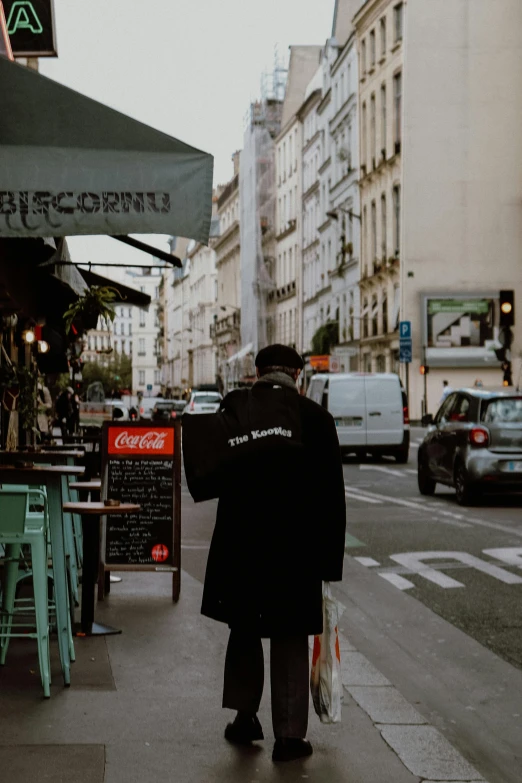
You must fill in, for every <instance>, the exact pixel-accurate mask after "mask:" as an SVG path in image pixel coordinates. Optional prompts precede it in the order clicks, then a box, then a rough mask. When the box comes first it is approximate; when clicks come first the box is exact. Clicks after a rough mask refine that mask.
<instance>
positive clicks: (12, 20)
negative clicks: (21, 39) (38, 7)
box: [7, 0, 43, 35]
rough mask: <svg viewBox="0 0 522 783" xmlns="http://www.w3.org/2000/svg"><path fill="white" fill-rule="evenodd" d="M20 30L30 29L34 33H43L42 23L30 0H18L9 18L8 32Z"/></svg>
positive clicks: (12, 33)
mask: <svg viewBox="0 0 522 783" xmlns="http://www.w3.org/2000/svg"><path fill="white" fill-rule="evenodd" d="M18 30H30V31H31V32H32V33H33V34H34V35H39V34H40V33H43V27H42V23H41V22H40V20H39V18H38V14H37V13H36V11H35V10H34V6H33V4H32V3H31V2H29V0H16V2H15V3H13V5H12V8H11V13H10V14H9V19H8V20H7V32H8V33H9V35H14V34H15V33H16V32H17V31H18Z"/></svg>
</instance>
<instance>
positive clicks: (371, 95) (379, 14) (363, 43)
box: [353, 0, 406, 372]
mask: <svg viewBox="0 0 522 783" xmlns="http://www.w3.org/2000/svg"><path fill="white" fill-rule="evenodd" d="M405 7H406V3H404V2H397V0H368V2H366V3H365V4H364V5H363V6H362V8H361V9H360V10H359V11H358V13H357V14H356V15H355V17H354V20H353V24H354V26H355V30H356V43H357V51H358V56H359V133H360V144H359V154H360V178H359V186H360V204H361V218H362V223H361V230H362V235H361V260H360V298H361V310H360V317H361V336H360V346H361V347H360V356H361V369H363V370H366V371H374V372H385V371H387V372H389V371H394V372H398V370H399V335H398V322H399V314H400V271H399V269H400V263H401V177H402V157H401V153H402V140H403V119H402V118H403V102H402V95H403V62H404V47H403V35H404V19H405Z"/></svg>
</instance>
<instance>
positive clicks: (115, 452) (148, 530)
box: [102, 421, 181, 600]
mask: <svg viewBox="0 0 522 783" xmlns="http://www.w3.org/2000/svg"><path fill="white" fill-rule="evenodd" d="M179 435H180V426H179V424H178V423H174V422H173V423H172V424H171V423H166V424H163V423H161V424H157V425H156V424H154V423H153V422H152V423H150V424H148V423H145V422H143V421H139V422H125V423H121V422H105V424H104V437H103V477H104V480H103V496H104V498H109V499H112V500H119V501H121V502H122V503H123V502H124V503H137V504H138V505H140V506H141V509H140V511H139V512H137V513H135V514H125V515H122V516H118V515H117V514H114V515H110V516H108V517H106V525H105V530H104V544H103V558H102V563H103V569H104V570H105V571H111V570H114V571H121V570H126V571H130V570H136V571H138V570H139V571H172V573H173V578H174V588H173V589H174V597H175V600H177V597H178V596H179V568H180V551H181V547H180V512H181V509H180V497H181V493H180V476H181V462H180V456H181V448H180V437H179ZM176 590H177V595H176Z"/></svg>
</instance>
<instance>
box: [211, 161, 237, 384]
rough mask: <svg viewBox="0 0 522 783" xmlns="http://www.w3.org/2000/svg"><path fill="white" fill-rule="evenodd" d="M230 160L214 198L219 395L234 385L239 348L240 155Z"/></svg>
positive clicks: (215, 339)
mask: <svg viewBox="0 0 522 783" xmlns="http://www.w3.org/2000/svg"><path fill="white" fill-rule="evenodd" d="M232 160H233V162H234V176H233V177H232V179H231V180H230V182H228V183H227V184H226V185H225V186H224V188H223V189H222V190H221V193H220V194H219V196H218V199H217V216H218V221H219V236H218V237H216V239H215V240H214V246H213V247H214V251H215V254H216V275H217V301H216V306H215V310H214V313H213V323H212V327H211V335H212V339H213V342H214V347H215V352H216V372H217V383H218V386H219V389H220V391H221V392H222V393H223V392H225V393H226V392H227V391H228V390H229V389H230V388H232V387H233V386H234V379H233V378H232V375H231V365H230V364H229V359H230V357H231V356H233V355H234V354H236V353H237V352H238V351H239V349H240V348H241V276H240V242H239V233H240V229H239V165H240V153H239V152H236V153H235V154H234V156H233V158H232Z"/></svg>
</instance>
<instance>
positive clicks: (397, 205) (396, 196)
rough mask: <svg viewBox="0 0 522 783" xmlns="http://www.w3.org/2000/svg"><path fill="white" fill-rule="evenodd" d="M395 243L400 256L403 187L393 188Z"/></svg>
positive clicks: (396, 253) (397, 253) (396, 254)
mask: <svg viewBox="0 0 522 783" xmlns="http://www.w3.org/2000/svg"><path fill="white" fill-rule="evenodd" d="M393 244H394V249H395V256H396V257H397V258H398V257H399V254H400V250H401V187H400V185H395V187H394V188H393Z"/></svg>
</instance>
